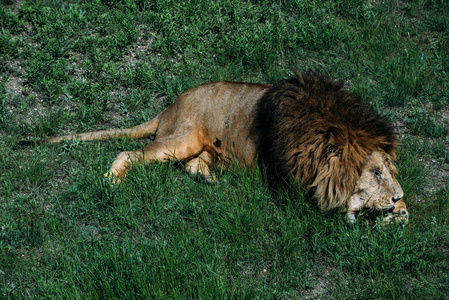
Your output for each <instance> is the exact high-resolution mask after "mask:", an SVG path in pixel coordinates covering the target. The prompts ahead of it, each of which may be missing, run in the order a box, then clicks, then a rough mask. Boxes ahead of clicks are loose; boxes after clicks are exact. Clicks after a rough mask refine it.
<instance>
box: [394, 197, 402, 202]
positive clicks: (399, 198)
mask: <svg viewBox="0 0 449 300" xmlns="http://www.w3.org/2000/svg"><path fill="white" fill-rule="evenodd" d="M401 199H402V197H393V198H392V200H393V203H396V202H398V201H399V200H401Z"/></svg>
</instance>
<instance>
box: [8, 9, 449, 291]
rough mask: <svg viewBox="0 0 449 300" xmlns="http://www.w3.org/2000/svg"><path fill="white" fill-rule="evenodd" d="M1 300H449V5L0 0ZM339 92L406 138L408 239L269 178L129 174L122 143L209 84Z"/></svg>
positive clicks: (134, 144)
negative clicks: (111, 177)
mask: <svg viewBox="0 0 449 300" xmlns="http://www.w3.org/2000/svg"><path fill="white" fill-rule="evenodd" d="M0 4H1V5H0V28H1V29H0V298H1V299H47V298H51V299H100V298H101V299H113V298H116V299H119V298H124V299H139V298H147V299H153V298H154V299H179V298H181V299H191V298H203V299H224V298H230V299H254V298H260V299H298V298H299V299H303V298H304V299H322V298H325V299H326V298H341V299H346V298H349V299H445V298H449V275H448V274H449V130H448V128H449V74H448V73H449V3H448V1H446V0H402V1H391V0H385V1H363V0H321V1H318V0H317V1H312V0H279V1H266V0H223V1H212V0H193V1H186V2H184V1H173V0H154V1H143V0H138V1H127V0H118V1H112V0H92V1H87V0H69V1H56V0H34V1H18V0H0ZM295 70H300V71H303V72H309V71H313V72H317V73H322V74H326V75H329V76H331V77H333V78H336V79H339V80H342V81H344V82H345V85H346V87H347V88H348V89H349V90H351V91H352V92H354V93H356V94H358V95H360V96H361V98H362V99H363V100H364V101H366V102H367V103H369V104H370V105H371V106H372V107H374V109H375V110H377V111H378V112H380V113H381V114H382V115H384V116H386V117H387V118H389V119H390V120H391V122H393V123H394V124H395V126H396V127H397V132H398V134H399V136H400V139H401V146H400V148H399V150H398V151H399V153H398V161H397V165H398V169H399V172H400V173H399V177H398V180H399V182H400V183H401V185H402V187H403V189H404V192H405V198H404V199H405V201H406V203H407V205H408V207H409V212H410V214H411V217H410V222H409V223H408V224H407V225H404V224H394V225H391V226H386V227H382V226H379V225H377V224H375V225H373V226H368V225H366V224H364V223H362V222H360V223H358V224H356V225H355V226H348V225H347V224H346V223H345V221H344V214H341V213H338V212H336V213H327V214H323V213H320V212H319V211H318V210H317V209H316V208H315V206H314V205H313V203H311V202H310V201H308V200H307V199H304V197H303V195H302V194H301V193H300V192H299V191H296V190H293V191H291V190H289V191H285V193H284V194H283V195H282V196H281V197H274V196H272V195H271V194H270V191H269V188H268V186H267V184H266V182H265V181H264V180H263V179H262V176H261V174H260V171H259V170H244V169H233V170H227V171H220V170H216V174H217V177H218V179H219V183H217V184H207V183H206V182H205V180H204V179H202V178H194V177H191V176H189V175H188V174H186V173H185V171H184V169H183V167H182V166H180V165H179V164H175V163H173V164H170V165H163V164H153V165H144V166H137V167H135V168H133V170H132V171H131V172H130V174H129V176H128V177H127V180H126V181H125V182H124V183H123V184H122V185H119V186H112V185H111V184H109V182H107V181H104V180H103V175H102V174H104V173H105V172H106V171H107V170H108V168H109V167H110V165H111V162H112V161H113V159H114V158H115V156H116V155H117V154H118V153H119V152H120V151H123V150H134V149H136V148H138V147H140V146H142V145H145V144H146V143H148V141H147V140H127V139H121V140H114V141H103V142H78V141H72V142H65V143H61V144H56V145H41V146H37V147H31V148H26V149H20V148H18V147H16V143H17V142H18V141H19V140H23V139H28V140H39V139H41V138H45V137H49V136H56V135H63V134H68V133H79V132H84V131H92V130H98V129H109V128H120V127H128V126H131V125H136V124H139V123H142V122H143V121H146V120H149V119H150V118H151V117H153V116H154V115H156V114H157V113H159V112H161V111H162V110H163V109H164V108H165V107H167V106H168V105H170V104H171V103H172V102H173V101H174V99H175V98H176V96H178V95H179V94H180V93H182V92H183V91H185V90H187V89H189V88H191V87H193V86H196V85H198V84H201V83H204V82H209V81H215V80H232V81H250V82H266V83H274V82H276V81H278V80H280V79H283V78H287V77H288V76H290V75H291V74H293V72H294V71H295Z"/></svg>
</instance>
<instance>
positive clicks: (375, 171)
mask: <svg viewBox="0 0 449 300" xmlns="http://www.w3.org/2000/svg"><path fill="white" fill-rule="evenodd" d="M373 172H374V175H376V176H377V177H379V178H382V172H381V171H379V170H377V169H374V170H373Z"/></svg>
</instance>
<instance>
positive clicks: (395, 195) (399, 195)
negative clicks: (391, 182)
mask: <svg viewBox="0 0 449 300" xmlns="http://www.w3.org/2000/svg"><path fill="white" fill-rule="evenodd" d="M402 197H404V192H403V191H402V189H401V188H399V191H398V190H397V189H395V188H393V197H392V199H391V200H392V201H393V203H396V202H398V201H399V200H401V199H402Z"/></svg>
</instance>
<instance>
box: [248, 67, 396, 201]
mask: <svg viewBox="0 0 449 300" xmlns="http://www.w3.org/2000/svg"><path fill="white" fill-rule="evenodd" d="M253 130H255V131H256V133H257V135H258V136H260V140H259V143H258V149H259V155H260V159H261V160H262V161H263V163H264V164H265V165H266V167H267V172H268V174H269V176H275V177H276V178H278V179H281V180H288V178H289V177H293V178H294V179H295V180H296V181H298V182H301V184H302V185H303V186H304V187H305V188H306V189H308V190H309V191H310V192H311V193H312V195H313V196H314V198H316V200H317V204H318V206H319V207H320V208H321V209H323V210H328V209H332V208H335V207H341V206H345V205H346V204H347V202H348V200H349V197H350V196H351V195H352V194H353V192H354V189H355V185H356V183H357V181H358V179H359V177H360V174H361V171H362V168H363V166H364V163H365V160H366V158H367V156H368V155H369V154H370V153H372V152H373V151H384V152H386V153H387V154H388V155H390V156H391V157H392V158H394V157H395V148H396V146H397V144H398V140H397V136H396V134H395V133H394V130H393V127H392V126H391V125H390V124H389V123H388V122H387V121H386V120H385V119H383V118H381V117H380V116H379V115H378V114H376V113H375V112H374V111H373V110H371V109H369V108H368V107H367V106H366V105H364V104H363V103H362V102H361V101H360V99H359V98H357V97H356V96H354V95H353V94H351V93H350V92H348V91H346V90H344V89H343V84H342V83H339V82H335V81H332V80H330V79H329V78H326V77H323V76H316V75H299V74H298V75H296V76H295V77H293V78H290V79H287V80H285V81H282V82H280V83H278V84H276V85H274V86H273V87H272V88H271V89H270V90H269V91H268V92H267V93H266V94H265V95H264V96H263V97H262V98H261V100H260V103H259V105H258V110H257V113H256V118H255V123H254V127H253Z"/></svg>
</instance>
